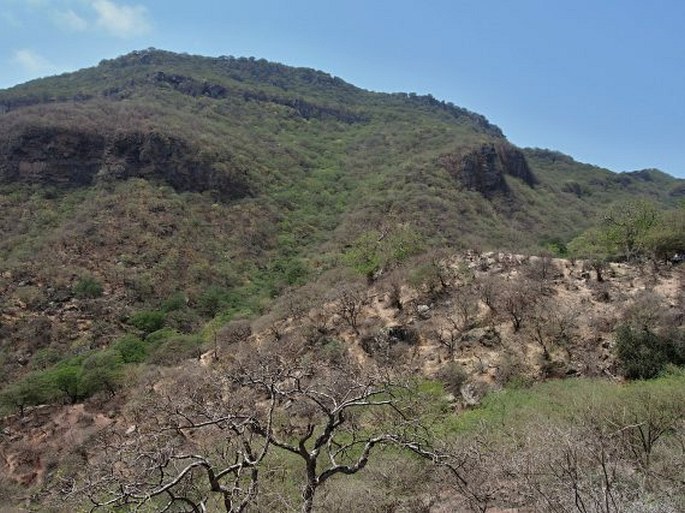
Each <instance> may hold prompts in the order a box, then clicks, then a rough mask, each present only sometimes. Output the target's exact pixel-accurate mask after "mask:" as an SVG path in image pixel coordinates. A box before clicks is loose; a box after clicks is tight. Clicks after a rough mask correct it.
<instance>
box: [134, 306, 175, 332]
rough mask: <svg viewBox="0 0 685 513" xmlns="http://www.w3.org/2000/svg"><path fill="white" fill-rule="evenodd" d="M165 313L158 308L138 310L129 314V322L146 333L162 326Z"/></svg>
mask: <svg viewBox="0 0 685 513" xmlns="http://www.w3.org/2000/svg"><path fill="white" fill-rule="evenodd" d="M165 319H166V315H165V314H164V312H160V311H158V310H151V311H144V312H138V313H137V314H135V315H133V316H131V319H130V321H129V322H130V323H131V324H132V325H133V326H135V327H136V328H138V329H139V330H140V331H142V332H143V333H144V334H146V335H148V334H150V333H152V332H153V331H157V330H160V329H162V328H163V327H164V321H165Z"/></svg>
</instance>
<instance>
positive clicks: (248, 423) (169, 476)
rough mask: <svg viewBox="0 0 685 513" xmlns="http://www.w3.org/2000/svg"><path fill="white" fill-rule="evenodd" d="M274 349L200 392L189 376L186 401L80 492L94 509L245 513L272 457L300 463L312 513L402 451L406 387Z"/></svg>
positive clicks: (170, 408) (122, 449)
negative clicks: (345, 480)
mask: <svg viewBox="0 0 685 513" xmlns="http://www.w3.org/2000/svg"><path fill="white" fill-rule="evenodd" d="M271 349H272V348H269V349H264V350H261V351H260V350H256V349H255V348H252V349H251V350H245V351H244V354H242V355H240V354H239V355H237V356H236V362H235V364H234V366H233V367H232V368H231V369H230V374H227V375H224V376H230V377H224V378H219V377H218V376H217V375H213V376H210V377H207V378H205V380H204V382H205V383H206V387H204V386H199V387H198V386H197V378H194V379H195V381H196V383H194V384H193V385H192V386H190V385H189V386H188V388H189V389H191V390H192V392H191V393H190V395H189V397H188V398H187V399H186V400H184V401H180V399H179V397H178V392H176V395H175V396H174V398H173V400H171V399H170V400H169V401H167V402H164V407H163V408H161V409H158V410H159V411H160V414H159V417H158V420H156V421H155V422H153V423H152V425H150V426H149V427H148V428H147V437H146V440H145V442H140V440H143V439H142V438H141V437H139V436H135V437H131V439H130V440H129V439H127V438H126V437H123V439H120V440H119V441H118V442H117V443H115V444H110V449H111V451H112V454H113V457H114V459H113V460H109V461H107V462H106V464H105V465H104V466H105V468H106V469H107V471H106V472H104V473H103V474H101V475H100V476H99V477H98V478H97V479H94V480H93V481H92V482H91V483H90V486H89V487H87V490H86V491H87V493H88V494H89V496H90V498H91V500H92V501H93V503H94V508H93V509H96V508H98V507H104V506H123V505H136V506H140V505H149V506H150V507H151V508H152V509H153V510H154V511H170V508H171V507H172V506H173V507H175V508H178V507H180V508H182V511H188V512H193V513H197V512H205V511H209V510H210V509H211V507H212V506H211V505H212V504H215V503H214V502H212V501H213V500H214V499H213V498H212V497H219V498H220V503H221V504H222V505H223V509H224V510H225V511H226V512H227V513H235V512H242V511H245V510H246V509H247V508H248V506H249V505H250V504H252V503H254V501H255V500H257V498H258V492H259V489H260V485H261V483H262V474H263V473H264V472H266V471H267V470H268V466H267V461H266V458H267V455H268V454H270V453H271V452H273V451H277V452H283V453H288V454H291V455H293V456H295V457H296V459H297V461H299V466H300V468H301V470H302V474H303V484H302V492H301V497H302V503H301V510H302V511H303V512H311V511H312V510H313V507H314V499H315V497H316V493H317V491H318V490H319V488H320V487H321V486H322V485H323V484H324V483H326V482H327V481H328V480H329V479H331V478H332V477H334V476H338V475H351V474H355V473H357V472H359V471H361V470H362V469H363V468H364V467H365V466H366V465H367V463H368V461H369V458H370V457H371V454H372V452H373V451H374V449H376V448H377V447H379V446H384V445H395V446H400V447H404V446H405V445H406V444H405V442H404V440H405V438H404V435H403V432H400V433H399V434H398V432H397V431H398V430H399V429H400V426H402V425H403V424H404V423H406V422H407V419H408V418H409V416H408V414H405V413H404V412H403V411H402V410H401V408H400V402H401V401H400V399H401V397H403V396H404V395H406V394H404V392H403V388H402V387H399V386H398V385H396V384H393V383H392V381H390V380H389V379H388V378H387V377H384V376H381V375H373V374H369V373H366V372H362V371H361V370H360V369H359V368H357V367H356V366H355V365H353V364H352V363H350V362H346V363H343V364H341V365H340V366H336V367H330V368H327V369H325V370H323V369H320V368H319V369H318V371H317V372H316V373H314V371H313V370H312V369H313V366H312V365H311V363H310V362H311V361H310V359H308V357H306V356H302V357H301V358H297V357H294V355H292V354H289V355H287V356H286V355H277V354H275V353H274V352H273V351H272V350H271ZM152 401H153V402H160V403H161V402H163V401H160V398H154V399H152ZM179 402H180V406H178V405H179ZM165 410H166V411H165ZM149 415H150V414H149V413H148V416H149ZM147 422H148V423H149V422H150V421H149V419H147ZM122 440H123V441H122ZM151 440H153V441H154V442H155V443H154V444H151V443H150V441H151ZM150 447H153V449H150ZM115 460H116V461H115ZM214 507H216V506H214Z"/></svg>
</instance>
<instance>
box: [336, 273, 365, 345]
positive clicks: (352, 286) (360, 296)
mask: <svg viewBox="0 0 685 513" xmlns="http://www.w3.org/2000/svg"><path fill="white" fill-rule="evenodd" d="M334 298H335V300H336V303H337V305H338V314H339V315H340V317H342V319H343V320H344V321H345V322H346V323H347V324H348V325H349V327H350V328H352V330H353V331H354V332H355V333H357V334H359V316H360V315H361V313H362V309H363V308H364V306H365V305H366V290H365V288H364V287H363V286H362V285H361V284H359V283H344V284H342V285H340V287H339V288H338V289H337V290H336V291H335V293H334Z"/></svg>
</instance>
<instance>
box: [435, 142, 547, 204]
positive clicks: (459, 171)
mask: <svg viewBox="0 0 685 513" xmlns="http://www.w3.org/2000/svg"><path fill="white" fill-rule="evenodd" d="M440 164H441V165H442V166H443V167H444V168H445V169H446V170H447V171H448V172H449V173H450V174H451V175H452V176H453V177H454V178H455V179H457V180H458V181H459V182H460V183H461V184H462V185H463V186H464V187H466V188H467V189H469V190H473V191H478V192H480V193H481V194H482V195H483V196H485V197H487V198H490V197H493V196H495V195H497V194H508V193H509V192H510V190H509V186H508V185H507V181H506V179H505V175H509V176H513V177H515V178H518V179H520V180H522V181H523V182H525V183H526V184H528V185H529V186H530V187H533V186H534V185H535V184H536V183H537V179H536V178H535V175H533V172H532V171H531V170H530V167H528V163H527V162H526V157H525V156H524V155H523V152H522V151H521V150H519V149H518V148H516V147H514V146H512V145H511V144H507V143H486V144H482V145H480V146H478V147H476V148H469V149H465V150H463V151H461V152H458V153H451V154H447V155H443V156H442V157H440Z"/></svg>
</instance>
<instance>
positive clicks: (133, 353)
mask: <svg viewBox="0 0 685 513" xmlns="http://www.w3.org/2000/svg"><path fill="white" fill-rule="evenodd" d="M112 351H116V352H118V353H119V354H120V355H121V360H122V362H123V363H140V362H143V361H145V359H146V358H147V354H148V349H147V344H146V343H145V342H143V341H142V340H140V339H139V338H138V337H135V336H133V335H127V336H125V337H124V338H121V339H119V340H117V341H116V342H115V343H114V344H112Z"/></svg>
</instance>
